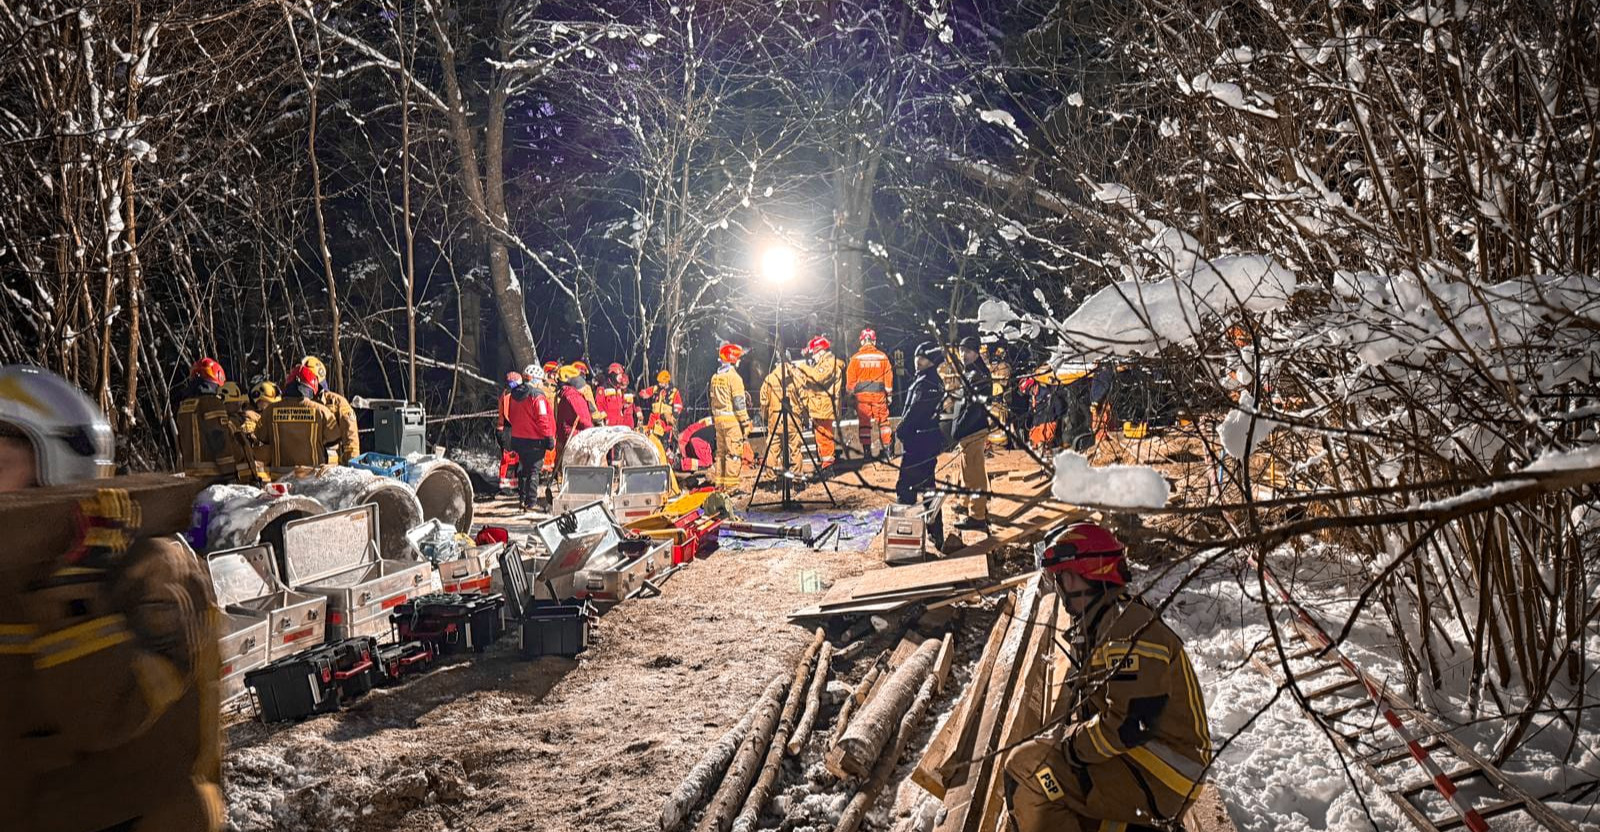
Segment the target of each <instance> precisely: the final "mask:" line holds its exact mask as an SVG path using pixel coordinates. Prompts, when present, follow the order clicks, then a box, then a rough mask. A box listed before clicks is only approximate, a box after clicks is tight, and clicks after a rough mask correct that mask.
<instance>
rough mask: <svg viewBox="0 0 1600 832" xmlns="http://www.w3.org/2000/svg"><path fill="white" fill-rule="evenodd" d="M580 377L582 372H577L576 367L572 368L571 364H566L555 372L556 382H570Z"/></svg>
mask: <svg viewBox="0 0 1600 832" xmlns="http://www.w3.org/2000/svg"><path fill="white" fill-rule="evenodd" d="M581 375H583V371H582V370H579V369H578V368H577V367H574V366H572V365H571V364H567V365H566V366H563V367H562V368H561V369H559V370H556V381H571V380H573V379H575V378H577V377H578V376H581Z"/></svg>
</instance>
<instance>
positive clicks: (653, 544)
mask: <svg viewBox="0 0 1600 832" xmlns="http://www.w3.org/2000/svg"><path fill="white" fill-rule="evenodd" d="M533 533H534V535H535V536H537V537H538V538H539V540H540V542H542V543H543V544H544V546H545V550H546V551H548V552H550V559H551V561H552V562H556V561H559V560H562V559H563V558H565V557H566V556H567V553H572V552H577V551H581V552H582V553H583V563H582V565H581V568H580V569H578V571H577V573H576V574H575V575H574V576H573V581H572V590H573V591H572V594H573V596H574V597H576V598H579V599H587V600H594V601H621V600H622V599H624V598H627V597H628V596H630V595H632V594H633V593H635V592H637V591H639V589H641V588H642V587H644V584H645V581H647V580H649V579H650V578H652V577H654V576H655V575H656V574H657V573H659V572H662V571H664V570H666V569H668V568H670V567H671V566H672V541H670V540H657V539H654V538H650V537H642V536H635V535H633V534H631V533H626V531H625V530H624V529H623V528H622V527H621V526H619V525H617V521H616V520H615V519H613V518H612V516H611V512H610V511H608V510H607V509H606V507H605V506H604V505H602V504H601V503H589V504H588V505H585V506H582V507H581V508H578V509H575V510H573V511H570V512H567V513H566V514H562V515H559V516H557V517H555V518H552V519H550V520H546V521H545V522H543V523H540V524H539V525H537V526H535V527H534V529H533ZM548 568H549V566H548V565H547V567H546V569H548Z"/></svg>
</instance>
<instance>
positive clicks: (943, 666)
mask: <svg viewBox="0 0 1600 832" xmlns="http://www.w3.org/2000/svg"><path fill="white" fill-rule="evenodd" d="M955 660H956V640H955V636H954V635H952V634H950V633H945V634H944V643H943V644H941V645H939V657H938V658H937V659H934V662H933V690H934V692H935V693H939V692H942V691H943V690H944V683H945V680H946V679H949V678H950V665H952V664H954V663H955Z"/></svg>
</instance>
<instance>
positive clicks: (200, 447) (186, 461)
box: [176, 393, 254, 482]
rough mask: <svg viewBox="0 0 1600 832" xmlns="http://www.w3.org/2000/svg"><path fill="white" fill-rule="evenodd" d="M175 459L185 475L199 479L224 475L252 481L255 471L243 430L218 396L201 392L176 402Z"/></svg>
mask: <svg viewBox="0 0 1600 832" xmlns="http://www.w3.org/2000/svg"><path fill="white" fill-rule="evenodd" d="M176 421H177V427H178V460H179V464H180V466H181V467H182V470H183V472H184V473H185V474H188V475H189V476H191V477H197V478H200V479H211V478H215V477H218V476H227V477H229V478H230V479H236V480H238V481H239V482H251V481H252V480H253V479H254V476H253V473H254V469H253V466H252V464H251V454H250V449H249V448H247V447H245V442H246V441H247V440H246V438H245V428H244V425H242V424H241V418H240V416H239V414H238V413H237V411H236V410H235V409H234V407H233V406H231V405H229V404H228V403H227V402H226V401H225V400H224V399H223V398H222V397H221V396H219V395H214V394H210V393H202V394H200V395H196V396H190V397H189V398H187V399H184V400H183V401H181V402H178V413H177V420H176Z"/></svg>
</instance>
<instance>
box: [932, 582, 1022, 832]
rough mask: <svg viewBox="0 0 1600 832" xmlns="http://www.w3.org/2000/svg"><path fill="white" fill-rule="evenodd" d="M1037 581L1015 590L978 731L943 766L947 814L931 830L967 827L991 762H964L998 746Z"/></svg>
mask: <svg viewBox="0 0 1600 832" xmlns="http://www.w3.org/2000/svg"><path fill="white" fill-rule="evenodd" d="M1039 596H1040V592H1039V581H1038V580H1037V576H1035V580H1032V581H1029V582H1028V583H1025V584H1023V585H1022V588H1021V589H1020V590H1018V600H1017V604H1016V613H1015V614H1014V615H1013V616H1012V618H1011V625H1010V626H1009V627H1007V628H1006V635H1005V638H1004V639H1003V640H1002V641H1001V643H1000V652H999V653H997V654H996V656H995V663H994V669H993V670H992V671H991V672H990V675H989V685H988V689H987V690H986V691H985V692H984V697H983V701H982V704H981V705H980V706H979V715H978V730H977V733H976V734H975V735H974V736H973V741H972V748H971V749H970V751H969V752H968V753H967V754H964V755H962V757H960V758H958V759H952V760H951V761H950V762H949V764H948V765H947V767H946V771H947V772H948V773H947V774H946V778H945V782H946V783H948V784H951V785H950V788H949V792H948V793H947V794H946V795H945V799H944V803H945V808H946V812H945V815H944V820H943V821H941V822H940V823H939V824H938V825H937V826H935V827H934V830H935V832H958V830H963V829H966V828H967V820H968V818H969V817H971V815H972V809H973V805H974V795H975V794H976V793H977V788H978V786H979V784H980V783H983V782H985V781H986V778H985V777H984V776H983V775H984V770H986V769H989V768H992V767H993V765H994V760H993V759H992V758H990V759H985V760H983V761H982V762H979V763H974V764H972V765H962V764H963V763H964V761H965V760H968V759H971V758H972V757H975V756H978V755H980V754H988V753H989V752H991V751H993V750H994V749H995V748H996V747H997V745H996V740H997V739H998V738H999V734H1000V728H1001V724H1000V723H1001V711H1003V710H1004V707H1003V705H1004V702H1005V698H1006V695H1007V694H1008V693H1009V692H1010V690H1011V685H1012V683H1013V682H1014V681H1015V680H1016V672H1017V670H1018V665H1019V662H1018V661H1017V659H1018V657H1019V655H1020V654H1021V653H1022V651H1023V650H1024V649H1025V648H1026V646H1027V645H1026V643H1025V642H1026V641H1027V636H1028V631H1029V629H1030V627H1029V626H1028V625H1029V622H1031V621H1032V620H1033V616H1034V614H1035V612H1036V611H1037V609H1038V607H1039Z"/></svg>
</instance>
